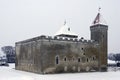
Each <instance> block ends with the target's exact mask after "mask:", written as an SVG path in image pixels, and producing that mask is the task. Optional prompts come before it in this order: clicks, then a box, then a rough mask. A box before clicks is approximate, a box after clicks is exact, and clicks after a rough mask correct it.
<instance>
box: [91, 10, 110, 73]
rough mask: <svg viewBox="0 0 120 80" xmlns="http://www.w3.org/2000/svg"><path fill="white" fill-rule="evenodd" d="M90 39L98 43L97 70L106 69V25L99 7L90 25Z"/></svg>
mask: <svg viewBox="0 0 120 80" xmlns="http://www.w3.org/2000/svg"><path fill="white" fill-rule="evenodd" d="M90 31H91V40H95V41H97V42H98V45H99V49H98V50H99V70H100V71H107V52H108V51H107V43H108V42H107V37H108V25H107V24H106V22H105V20H104V19H103V17H102V15H101V13H100V8H99V12H98V14H97V16H96V18H95V20H94V21H93V23H92V25H91V26H90Z"/></svg>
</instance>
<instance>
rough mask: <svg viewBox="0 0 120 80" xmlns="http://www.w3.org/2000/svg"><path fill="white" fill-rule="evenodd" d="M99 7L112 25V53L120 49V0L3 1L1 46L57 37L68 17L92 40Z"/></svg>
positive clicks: (0, 2)
mask: <svg viewBox="0 0 120 80" xmlns="http://www.w3.org/2000/svg"><path fill="white" fill-rule="evenodd" d="M99 6H100V7H101V8H102V9H101V13H102V15H103V17H104V19H105V20H106V22H107V24H108V25H109V30H108V33H109V34H108V52H109V53H110V52H114V53H117V52H120V37H119V35H120V0H0V46H7V45H12V46H14V44H15V42H18V41H21V40H25V39H29V38H32V37H36V36H40V35H42V34H45V35H52V36H53V35H54V34H55V33H56V32H57V31H58V30H59V29H60V27H61V26H62V25H63V23H64V20H66V21H67V24H68V26H70V27H71V30H72V31H74V32H75V33H77V34H78V35H79V36H80V37H84V38H85V39H90V27H89V26H90V25H91V24H92V22H93V20H94V18H95V17H96V15H97V13H98V8H99Z"/></svg>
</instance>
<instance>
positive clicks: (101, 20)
mask: <svg viewBox="0 0 120 80" xmlns="http://www.w3.org/2000/svg"><path fill="white" fill-rule="evenodd" d="M100 9H101V8H99V10H98V11H99V12H98V14H97V16H96V18H95V19H94V21H93V23H92V25H97V24H102V25H107V23H106V21H105V19H104V18H103V16H102V15H101V13H100Z"/></svg>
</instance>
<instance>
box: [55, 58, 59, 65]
mask: <svg viewBox="0 0 120 80" xmlns="http://www.w3.org/2000/svg"><path fill="white" fill-rule="evenodd" d="M55 63H56V64H59V57H58V56H56V57H55Z"/></svg>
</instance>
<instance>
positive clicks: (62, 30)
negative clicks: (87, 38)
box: [55, 22, 78, 36]
mask: <svg viewBox="0 0 120 80" xmlns="http://www.w3.org/2000/svg"><path fill="white" fill-rule="evenodd" d="M69 29H70V27H68V26H67V24H66V22H65V23H64V25H63V26H62V27H61V28H60V30H59V31H58V32H57V33H56V34H55V35H61V34H65V35H74V36H78V35H77V34H75V33H74V32H72V31H71V30H69Z"/></svg>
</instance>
